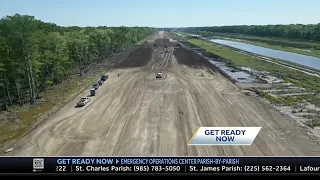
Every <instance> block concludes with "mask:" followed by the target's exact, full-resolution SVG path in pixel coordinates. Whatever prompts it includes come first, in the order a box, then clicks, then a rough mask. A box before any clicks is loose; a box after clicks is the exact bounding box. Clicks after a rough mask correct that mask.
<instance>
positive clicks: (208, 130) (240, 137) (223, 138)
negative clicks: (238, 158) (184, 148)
mask: <svg viewBox="0 0 320 180" xmlns="http://www.w3.org/2000/svg"><path fill="white" fill-rule="evenodd" d="M260 130H261V127H200V128H199V129H198V130H197V131H196V132H195V134H194V135H193V137H192V138H191V139H190V141H189V143H188V145H251V144H252V142H253V141H254V139H255V138H256V136H257V135H258V133H259V132H260Z"/></svg>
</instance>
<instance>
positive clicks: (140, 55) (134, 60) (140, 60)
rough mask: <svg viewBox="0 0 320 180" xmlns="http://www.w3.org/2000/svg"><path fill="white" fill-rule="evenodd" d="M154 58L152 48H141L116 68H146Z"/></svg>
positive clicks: (120, 62)
mask: <svg viewBox="0 0 320 180" xmlns="http://www.w3.org/2000/svg"><path fill="white" fill-rule="evenodd" d="M151 58H152V48H150V47H148V46H141V47H139V48H138V49H136V50H135V51H133V52H131V53H130V54H129V55H128V56H127V57H126V58H125V59H124V60H123V61H119V62H118V63H117V64H116V65H115V67H116V68H131V67H142V66H145V65H146V64H147V63H148V62H149V61H150V60H151Z"/></svg>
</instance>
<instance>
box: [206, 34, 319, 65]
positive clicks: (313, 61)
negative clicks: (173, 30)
mask: <svg viewBox="0 0 320 180" xmlns="http://www.w3.org/2000/svg"><path fill="white" fill-rule="evenodd" d="M207 40H209V41H211V42H214V43H218V44H221V45H224V46H228V47H230V48H234V49H236V50H241V51H244V52H246V53H250V54H253V55H260V56H264V57H268V58H273V59H280V60H283V61H287V62H288V63H292V64H293V65H297V66H302V67H304V68H310V69H314V70H320V58H317V57H312V56H306V55H302V54H297V53H292V52H286V51H280V50H274V49H269V48H265V47H260V46H255V45H251V44H247V43H244V42H236V41H231V40H224V39H212V38H207Z"/></svg>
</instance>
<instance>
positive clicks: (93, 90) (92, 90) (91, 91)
mask: <svg viewBox="0 0 320 180" xmlns="http://www.w3.org/2000/svg"><path fill="white" fill-rule="evenodd" d="M95 95H96V90H95V89H94V88H92V89H90V96H95Z"/></svg>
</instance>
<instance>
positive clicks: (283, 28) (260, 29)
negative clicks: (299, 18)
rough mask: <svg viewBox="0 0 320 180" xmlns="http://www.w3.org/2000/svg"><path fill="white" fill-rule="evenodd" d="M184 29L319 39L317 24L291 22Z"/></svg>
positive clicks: (199, 31) (197, 31) (319, 28)
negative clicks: (288, 23)
mask: <svg viewBox="0 0 320 180" xmlns="http://www.w3.org/2000/svg"><path fill="white" fill-rule="evenodd" d="M184 31H187V32H194V33H201V32H216V33H236V34H245V35H253V36H264V37H282V38H294V39H305V40H313V41H320V23H319V24H309V25H303V24H291V25H241V26H213V27H192V28H186V29H184Z"/></svg>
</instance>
